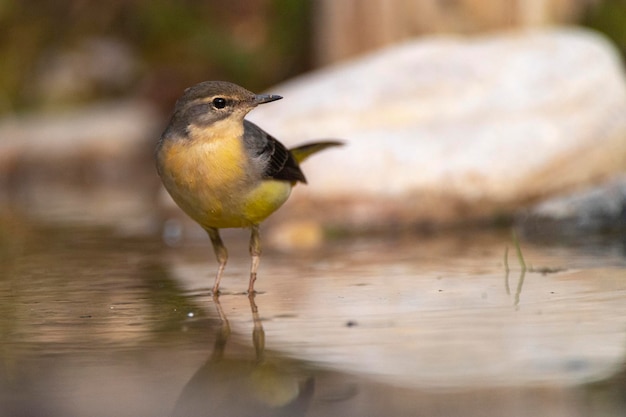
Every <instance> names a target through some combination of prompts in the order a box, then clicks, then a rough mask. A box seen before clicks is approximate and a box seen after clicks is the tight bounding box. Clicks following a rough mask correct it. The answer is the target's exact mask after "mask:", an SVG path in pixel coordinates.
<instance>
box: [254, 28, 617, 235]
mask: <svg viewBox="0 0 626 417" xmlns="http://www.w3.org/2000/svg"><path fill="white" fill-rule="evenodd" d="M271 91H272V92H273V93H277V94H281V95H283V96H284V97H285V98H284V100H281V101H279V102H276V103H272V104H268V105H265V106H261V107H259V108H258V109H256V110H255V111H253V112H252V113H251V114H250V117H249V118H250V120H252V121H254V122H256V123H258V124H260V125H261V126H262V127H263V128H265V129H266V130H268V131H269V132H270V133H272V134H274V135H275V136H276V137H277V138H279V139H280V140H281V141H283V142H285V143H286V144H288V145H295V144H298V143H300V142H303V141H306V140H310V139H317V138H342V139H344V140H345V142H346V145H347V146H345V147H344V148H342V149H338V150H332V151H325V153H324V154H320V155H316V156H314V157H312V158H311V159H310V160H308V161H306V162H305V163H304V164H303V169H304V171H305V172H306V174H307V177H308V179H309V186H308V187H299V188H298V189H296V190H295V191H294V193H293V196H292V200H291V201H290V202H289V203H288V205H287V207H286V208H285V209H284V210H283V211H282V213H283V216H287V217H289V216H294V217H309V216H311V215H312V214H313V213H315V215H317V216H322V217H325V218H326V219H327V220H330V221H332V222H335V223H337V224H342V225H363V224H367V225H369V226H376V225H387V224H389V223H398V222H399V223H405V222H424V221H425V222H430V221H434V222H456V221H459V220H467V219H468V218H476V217H483V218H484V217H490V216H493V215H495V214H507V213H511V212H513V211H514V210H515V209H516V208H518V207H520V206H521V205H524V204H527V203H529V202H532V201H536V200H538V199H541V198H543V197H545V196H548V195H551V194H553V193H556V192H561V191H564V190H568V189H573V188H576V187H580V186H584V185H589V184H591V183H595V182H598V181H602V180H604V179H606V178H607V177H610V176H612V175H614V174H615V173H616V172H618V171H620V170H623V169H624V167H625V166H626V85H625V82H624V74H623V68H622V64H621V62H620V60H619V58H618V54H617V52H616V51H615V49H614V48H613V47H612V46H611V45H610V44H609V43H608V42H607V41H606V40H605V39H604V38H602V37H601V36H599V35H597V34H595V33H592V32H589V31H583V30H579V29H554V30H547V31H536V32H512V33H506V34H500V35H487V36H481V37H477V38H469V39H468V38H457V37H432V38H423V39H418V40H415V41H413V42H410V43H406V44H403V45H399V46H396V47H392V48H389V49H386V50H382V51H380V52H378V53H375V54H373V55H370V56H366V57H364V58H361V59H358V60H356V61H352V62H346V63H344V64H342V65H339V66H335V67H331V68H328V69H324V70H321V71H318V72H316V73H312V74H308V75H305V76H303V77H301V78H298V79H295V80H293V81H291V82H288V83H285V84H283V85H279V86H276V87H275V88H272V89H271ZM327 207H328V208H333V209H326V208H327Z"/></svg>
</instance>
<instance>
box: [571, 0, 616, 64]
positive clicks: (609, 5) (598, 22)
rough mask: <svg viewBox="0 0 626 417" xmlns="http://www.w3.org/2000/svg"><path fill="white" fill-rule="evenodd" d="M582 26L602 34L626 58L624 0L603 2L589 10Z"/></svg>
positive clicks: (606, 0) (604, 0)
mask: <svg viewBox="0 0 626 417" xmlns="http://www.w3.org/2000/svg"><path fill="white" fill-rule="evenodd" d="M582 24H584V25H585V26H588V27H590V28H592V29H595V30H597V31H599V32H602V33H604V34H605V35H606V36H608V37H609V38H610V39H611V40H612V41H613V42H614V43H615V44H616V45H617V47H618V48H619V49H620V52H621V53H622V56H626V0H603V1H600V2H598V3H597V4H596V5H594V6H592V7H590V8H589V10H588V12H587V14H586V16H585V17H584V18H583V21H582Z"/></svg>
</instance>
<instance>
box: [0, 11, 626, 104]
mask: <svg viewBox="0 0 626 417" xmlns="http://www.w3.org/2000/svg"><path fill="white" fill-rule="evenodd" d="M557 24H573V25H582V26H588V27H591V28H594V29H597V30H599V31H600V32H603V33H605V34H606V35H607V36H608V37H609V38H611V39H612V40H613V41H614V42H615V44H616V45H617V46H618V47H619V48H620V49H621V51H622V52H624V51H626V4H625V3H624V1H623V0H524V1H522V0H505V1H501V0H446V1H441V0H422V1H410V0H386V1H385V0H368V1H362V0H344V1H339V2H338V1H332V0H319V1H306V0H233V1H229V2H227V3H226V2H221V1H213V0H208V1H190V0H187V1H173V0H171V1H170V0H157V1H147V0H146V1H142V0H117V1H112V2H107V3H106V4H104V3H98V2H92V1H81V0H62V1H46V0H34V1H30V2H20V1H17V0H2V2H0V33H1V34H2V36H1V37H0V53H1V56H2V57H3V65H2V68H0V113H2V114H5V115H6V114H7V113H13V112H22V111H33V110H38V109H45V108H48V109H59V108H60V107H68V106H76V105H80V104H82V103H85V102H88V101H94V100H102V99H111V98H120V97H129V96H141V97H145V98H148V99H149V100H150V101H151V102H153V103H155V105H158V106H159V107H160V108H164V109H167V110H168V111H169V109H170V106H171V104H172V101H173V100H175V98H176V97H178V95H179V94H180V91H181V89H183V88H185V87H187V86H189V85H191V84H194V83H196V82H199V81H202V80H207V79H229V80H231V81H233V82H236V83H238V84H241V85H245V86H248V88H249V89H251V90H263V89H265V88H268V87H270V86H271V85H273V84H276V83H278V82H280V81H282V80H285V79H288V78H290V77H293V76H295V75H298V74H301V73H303V72H306V71H309V70H311V69H314V68H319V67H321V66H324V65H329V64H332V63H335V62H337V61H341V60H344V59H346V58H350V57H354V56H356V55H359V54H363V53H365V52H368V51H372V50H375V49H377V48H380V47H383V46H386V45H389V44H392V43H396V42H401V41H403V40H406V39H410V38H414V37H416V36H423V35H427V34H433V33H458V34H476V33H481V32H490V31H496V30H502V29H509V28H523V27H537V26H548V25H557ZM373 28H375V30H374V29H373Z"/></svg>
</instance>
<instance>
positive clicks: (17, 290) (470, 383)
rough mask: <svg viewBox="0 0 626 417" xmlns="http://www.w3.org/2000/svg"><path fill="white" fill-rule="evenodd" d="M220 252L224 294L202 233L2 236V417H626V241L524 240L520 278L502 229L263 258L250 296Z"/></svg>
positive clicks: (242, 255) (376, 239) (239, 244)
mask: <svg viewBox="0 0 626 417" xmlns="http://www.w3.org/2000/svg"><path fill="white" fill-rule="evenodd" d="M225 240H226V244H227V245H228V247H229V249H230V253H231V259H230V261H229V265H228V267H227V270H226V275H225V277H224V280H223V294H222V295H221V296H220V297H219V299H216V298H213V297H212V296H211V295H210V293H209V288H210V287H211V285H212V277H213V273H214V268H215V267H216V265H215V261H214V260H213V256H212V251H211V249H210V247H209V246H208V245H209V244H208V239H207V242H201V243H200V244H195V245H186V246H183V247H179V248H167V247H165V246H163V245H162V244H161V242H160V241H159V240H158V239H157V238H130V237H123V236H118V235H116V234H114V233H112V232H110V231H107V230H104V229H89V228H43V227H40V226H33V225H29V224H21V225H18V226H11V227H9V226H7V225H6V224H5V225H4V227H3V231H2V232H1V233H0V261H2V266H1V269H0V273H1V278H0V313H1V314H0V335H1V340H2V342H1V345H0V352H1V358H2V360H1V361H0V415H2V416H4V415H6V416H52V417H55V416H70V417H71V416H94V417H96V416H112V415H115V416H168V415H174V416H201V415H202V416H244V415H254V416H265V415H267V416H270V415H271V416H275V415H281V416H282V415H285V416H297V415H303V416H304V415H307V416H383V415H386V416H416V415H428V416H455V415H458V416H502V415H507V416H531V415H532V416H535V415H550V416H589V415H593V416H617V415H624V414H625V413H626V400H624V398H625V397H626V371H625V365H624V364H625V358H626V355H625V353H626V352H625V351H626V302H625V300H626V256H625V249H624V245H623V243H622V242H618V241H615V240H596V241H591V240H586V241H580V242H575V243H574V242H569V243H568V244H567V245H564V244H561V245H556V244H550V245H542V244H538V243H533V242H528V241H522V242H521V248H522V251H523V255H524V258H525V260H526V263H527V264H528V267H529V269H528V270H527V271H526V272H523V271H522V269H521V267H520V263H519V261H518V258H517V256H516V252H515V246H514V244H513V242H512V239H511V235H510V233H509V232H501V231H486V232H481V233H479V232H472V233H470V232H465V233H454V234H445V235H432V236H414V235H410V234H407V235H404V236H394V237H390V236H384V237H381V236H369V237H352V238H341V239H336V240H334V241H331V242H329V243H328V244H327V245H326V246H325V248H324V249H322V250H318V251H313V252H311V251H308V252H301V253H281V252H277V251H272V250H270V249H268V250H266V252H265V253H264V255H263V259H262V263H261V269H260V275H259V280H258V281H257V290H258V291H260V293H259V294H258V295H256V297H254V298H253V299H249V298H248V297H247V296H245V295H243V294H242V291H243V290H245V289H246V287H247V277H246V275H247V270H248V265H249V259H248V257H247V248H246V234H245V232H239V231H233V232H232V233H228V234H227V235H226V237H225ZM507 250H508V262H505V253H506V251H507ZM507 265H508V269H507Z"/></svg>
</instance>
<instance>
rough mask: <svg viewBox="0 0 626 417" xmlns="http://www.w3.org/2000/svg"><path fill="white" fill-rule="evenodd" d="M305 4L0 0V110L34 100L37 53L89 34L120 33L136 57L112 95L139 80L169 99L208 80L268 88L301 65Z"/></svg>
mask: <svg viewBox="0 0 626 417" xmlns="http://www.w3.org/2000/svg"><path fill="white" fill-rule="evenodd" d="M308 7H309V2H308V1H307V0H229V1H227V2H225V1H217V0H204V1H201V0H183V1H175V0H109V1H107V2H97V1H89V0H29V1H20V0H0V55H1V56H2V57H3V65H1V66H0V112H5V111H10V110H19V109H23V108H31V107H36V106H37V105H38V100H40V99H41V98H40V97H38V95H37V94H32V88H33V82H34V79H36V77H37V74H38V73H41V71H45V70H46V68H45V64H46V61H45V60H43V59H42V57H45V56H46V55H50V54H54V53H55V52H58V51H64V50H68V49H71V48H74V47H76V46H77V45H78V44H79V43H80V42H82V41H84V40H86V39H90V38H95V39H97V38H106V39H115V40H118V41H121V42H123V43H124V44H126V45H128V46H129V47H130V49H131V50H132V51H133V52H134V54H136V55H137V57H138V60H139V62H140V68H139V70H138V71H137V72H138V73H137V75H136V80H135V82H133V83H132V85H129V86H128V87H127V88H126V89H125V90H124V91H115V92H113V94H128V93H136V92H137V91H136V90H139V89H143V90H147V93H148V94H151V95H152V96H153V98H155V99H156V100H161V101H169V100H170V99H171V98H170V97H169V96H170V95H178V94H179V93H180V89H181V88H183V87H185V86H188V85H190V84H193V83H195V82H199V81H202V80H206V79H226V80H230V81H233V82H237V83H240V84H242V85H245V86H247V87H248V88H250V89H253V90H260V89H263V88H266V87H268V86H270V85H271V84H273V83H276V82H278V81H280V80H283V79H285V78H288V77H290V76H293V75H295V74H298V73H300V72H303V71H305V70H306V69H308V67H309V63H310V58H309V55H310V49H311V48H310V45H309V44H310V42H309V27H310V25H309V21H308V19H309V10H308ZM42 65H43V69H42ZM129 90H130V91H129ZM133 90H135V91H133ZM169 90H175V91H171V92H169ZM144 92H145V91H144ZM97 93H98V94H102V93H104V94H106V93H107V92H102V91H98V92H97ZM164 104H165V103H164Z"/></svg>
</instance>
